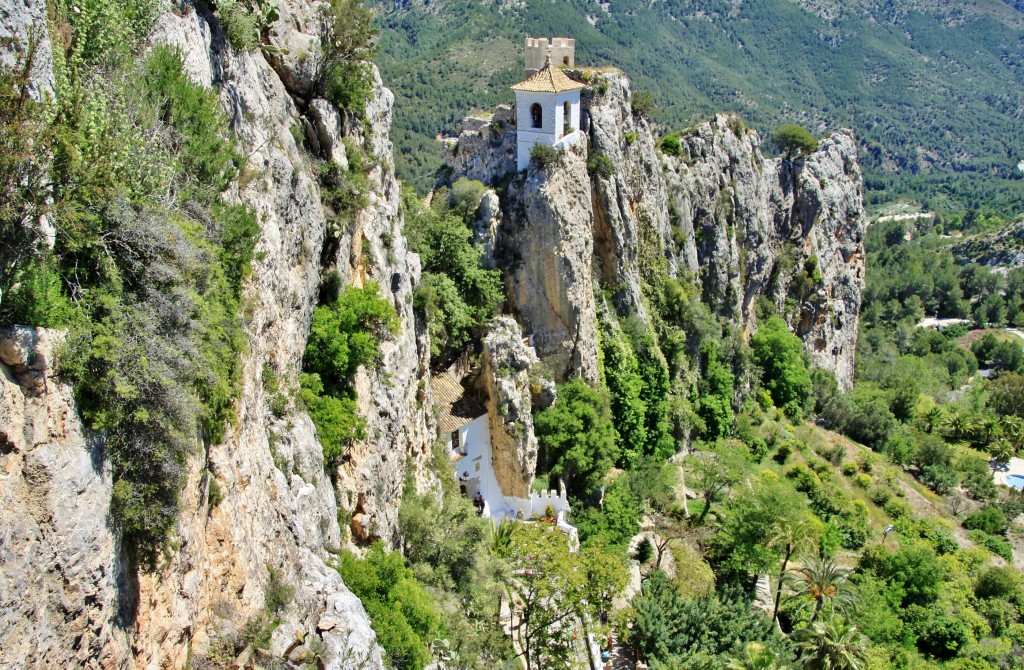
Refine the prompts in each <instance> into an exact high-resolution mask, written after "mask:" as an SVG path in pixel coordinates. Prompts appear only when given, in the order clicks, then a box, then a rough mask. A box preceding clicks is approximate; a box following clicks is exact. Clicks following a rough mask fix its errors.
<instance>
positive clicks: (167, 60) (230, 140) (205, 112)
mask: <svg viewBox="0 0 1024 670" xmlns="http://www.w3.org/2000/svg"><path fill="white" fill-rule="evenodd" d="M181 67H182V56H181V54H180V53H179V52H178V50H176V49H174V48H171V47H167V46H157V47H154V48H153V51H152V52H151V53H150V56H149V58H147V59H146V61H145V64H144V69H143V73H142V78H141V85H142V90H143V92H144V95H145V98H146V99H147V100H148V101H149V102H151V103H152V104H154V105H155V106H156V109H157V113H158V114H159V118H160V120H161V121H162V122H163V123H165V124H166V125H168V126H169V127H170V128H171V129H172V130H173V131H174V132H175V134H176V135H177V137H175V138H173V139H174V140H176V146H177V152H176V158H177V161H178V163H180V168H178V169H180V171H181V172H182V174H183V175H187V177H186V180H187V183H189V184H190V185H191V186H200V185H202V186H205V187H207V188H210V189H212V190H213V191H214V193H220V192H221V191H223V190H224V189H225V188H227V186H228V184H229V183H230V182H231V181H232V180H233V179H234V178H235V177H236V176H237V175H238V169H239V168H240V167H241V165H242V162H243V156H242V154H241V153H240V152H239V151H238V149H237V146H236V141H235V139H234V136H233V135H232V134H231V132H230V130H229V129H228V119H227V117H226V116H225V115H224V113H223V112H222V111H221V109H220V103H219V101H218V100H217V94H216V93H214V92H213V91H210V90H208V89H206V88H204V87H202V86H197V85H196V84H194V83H193V82H192V80H191V79H189V78H188V75H186V74H185V73H184V71H182V69H181Z"/></svg>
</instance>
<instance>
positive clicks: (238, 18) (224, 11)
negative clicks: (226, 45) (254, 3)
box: [217, 0, 260, 52]
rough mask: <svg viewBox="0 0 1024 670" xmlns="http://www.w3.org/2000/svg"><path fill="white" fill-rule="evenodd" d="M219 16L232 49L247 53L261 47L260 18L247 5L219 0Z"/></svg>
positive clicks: (228, 0) (232, 0)
mask: <svg viewBox="0 0 1024 670" xmlns="http://www.w3.org/2000/svg"><path fill="white" fill-rule="evenodd" d="M217 15H218V16H219V17H220V24H221V27H222V28H223V29H224V35H225V37H227V38H228V42H230V43H231V48H232V49H234V50H235V51H238V52H245V51H252V50H253V49H255V48H256V47H258V46H259V45H260V24H259V18H258V17H257V16H256V14H255V13H253V12H250V11H249V10H248V9H246V7H245V5H243V4H242V3H240V2H236V1H235V0H218V1H217Z"/></svg>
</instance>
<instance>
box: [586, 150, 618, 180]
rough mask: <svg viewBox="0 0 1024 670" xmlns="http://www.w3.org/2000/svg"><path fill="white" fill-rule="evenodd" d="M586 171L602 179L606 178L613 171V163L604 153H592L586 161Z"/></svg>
mask: <svg viewBox="0 0 1024 670" xmlns="http://www.w3.org/2000/svg"><path fill="white" fill-rule="evenodd" d="M587 171H588V172H590V174H592V175H597V176H598V177H601V178H602V179H608V178H609V177H611V176H612V173H614V172H615V165H614V164H613V163H612V159H611V158H608V156H606V155H605V154H594V155H593V156H592V157H591V158H590V160H589V161H588V162H587Z"/></svg>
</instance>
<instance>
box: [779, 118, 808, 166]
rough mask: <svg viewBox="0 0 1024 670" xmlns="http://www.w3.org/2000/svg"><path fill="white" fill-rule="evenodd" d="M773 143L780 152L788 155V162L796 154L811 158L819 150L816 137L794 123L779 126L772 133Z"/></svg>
mask: <svg viewBox="0 0 1024 670" xmlns="http://www.w3.org/2000/svg"><path fill="white" fill-rule="evenodd" d="M772 143H773V144H775V146H776V148H777V149H778V150H779V151H781V152H783V153H784V154H786V156H785V157H786V159H787V160H788V159H790V158H792V157H793V154H794V153H796V154H797V155H800V156H809V155H810V154H812V153H814V152H815V151H816V150H817V149H818V141H817V140H816V139H814V136H813V135H811V134H810V133H809V132H807V130H805V129H804V128H801V127H800V126H798V125H796V124H794V123H787V124H784V125H782V126H779V128H778V129H776V130H775V132H773V133H772Z"/></svg>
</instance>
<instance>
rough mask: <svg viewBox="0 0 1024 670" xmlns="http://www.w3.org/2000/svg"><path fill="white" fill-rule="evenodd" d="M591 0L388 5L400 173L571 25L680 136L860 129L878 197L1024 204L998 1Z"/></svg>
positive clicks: (1010, 21)
mask: <svg viewBox="0 0 1024 670" xmlns="http://www.w3.org/2000/svg"><path fill="white" fill-rule="evenodd" d="M887 5H888V3H881V2H875V1H873V0H864V1H863V2H860V3H856V4H855V5H853V6H852V7H851V6H850V5H849V4H848V3H843V4H842V5H840V4H839V3H830V2H825V1H824V0H801V2H799V4H798V3H796V2H790V1H788V0H745V1H744V2H738V3H736V2H725V1H724V0H701V1H700V2H697V1H694V0H667V1H665V2H656V3H641V2H637V1H635V0H622V1H619V2H611V3H604V4H600V3H596V2H590V1H587V0H571V1H569V2H557V3H551V2H543V1H539V0H527V1H526V2H524V3H522V4H513V3H501V2H497V3H494V2H488V3H468V2H461V1H456V0H452V1H446V0H441V1H440V2H438V1H434V2H430V3H425V4H424V3H420V2H406V3H387V4H385V3H380V6H379V9H380V24H381V27H382V34H381V46H382V48H381V53H382V55H381V58H380V65H381V69H382V73H383V76H384V78H385V80H386V81H388V83H389V85H391V86H392V87H393V88H394V90H395V92H396V112H395V116H396V128H395V139H396V144H397V147H398V157H397V168H398V171H399V175H400V176H401V177H403V178H405V179H407V180H411V181H413V182H414V183H415V184H416V185H417V187H420V188H423V187H425V186H427V185H429V183H430V181H431V179H430V175H431V173H432V169H433V168H434V167H435V166H436V165H438V164H439V162H440V157H439V149H438V148H437V147H436V145H435V143H434V139H433V138H434V137H435V136H436V135H437V134H438V133H443V134H451V133H452V132H453V131H454V130H455V124H456V123H457V121H458V120H459V119H460V118H461V117H462V115H463V114H464V113H465V112H466V111H467V110H468V109H469V108H470V107H483V108H485V109H486V108H489V107H490V106H491V105H493V104H495V103H498V102H503V101H508V100H510V98H511V94H510V93H509V92H508V90H507V86H508V85H509V84H511V83H513V82H514V81H516V79H517V78H518V77H519V76H520V74H521V60H522V57H521V44H522V42H521V40H522V38H523V37H524V36H526V35H568V36H572V37H575V38H576V40H577V63H580V64H585V65H612V64H614V65H616V66H618V67H620V68H622V69H623V70H624V71H625V72H626V73H627V74H628V75H629V76H630V77H631V78H632V79H633V81H634V84H635V87H636V88H637V89H647V90H650V91H652V93H653V94H654V96H655V100H656V102H657V103H658V106H659V113H658V120H659V121H661V122H663V123H664V124H665V125H666V126H669V127H672V128H680V127H683V126H688V125H691V124H692V123H693V122H695V121H697V120H699V119H701V118H705V117H707V116H708V115H709V114H711V113H713V112H714V111H716V110H721V109H729V110H732V111H735V112H738V113H740V114H742V115H743V116H744V117H745V118H747V119H748V121H749V122H751V123H752V124H753V125H754V126H755V127H756V128H758V129H759V130H761V131H762V132H763V131H765V130H770V129H771V128H772V127H774V126H776V125H778V124H780V123H781V122H783V121H786V120H795V121H797V122H800V123H802V124H804V125H806V126H808V127H809V128H810V129H812V130H813V131H814V132H816V133H818V134H824V133H825V132H827V131H829V130H833V129H837V128H840V127H850V128H853V129H854V131H855V133H856V135H857V137H858V138H859V140H860V142H861V145H862V150H863V154H864V160H865V167H866V171H867V181H868V187H869V189H870V190H872V191H881V190H886V191H897V192H898V191H917V192H923V191H925V190H933V189H934V188H935V187H936V186H937V185H943V186H944V189H943V190H944V192H945V193H948V194H950V195H949V198H951V199H947V198H946V196H940V199H939V200H938V202H937V203H936V204H937V206H939V207H949V206H953V205H957V204H958V205H973V204H976V201H977V200H978V199H979V198H985V199H988V200H992V201H998V202H999V203H1000V204H1001V205H1003V206H1005V207H1007V208H1012V207H1013V205H1012V204H1011V203H1018V204H1019V203H1020V202H1021V200H1022V199H1024V182H1022V181H1021V177H1022V176H1024V175H1021V173H1020V171H1019V170H1018V169H1017V163H1018V161H1019V160H1020V158H1021V157H1020V156H1019V155H1016V154H1015V153H1014V151H1013V149H1012V147H1014V146H1020V144H1021V142H1022V141H1024V122H1022V121H1021V118H1020V117H1021V114H1022V110H1024V95H1022V94H1021V90H1024V87H1022V86H1021V84H1024V68H1022V56H1021V45H1022V43H1024V42H1022V40H1024V32H1022V28H1024V20H1022V19H1024V14H1021V13H1020V12H1019V11H1017V10H1015V9H1013V8H1012V7H1011V6H1010V5H1008V4H1006V3H1001V2H992V1H986V2H976V3H972V4H970V5H966V6H961V7H959V8H950V7H948V6H947V3H937V2H924V1H921V2H903V3H900V4H899V6H898V7H897V8H896V9H890V8H888V7H887Z"/></svg>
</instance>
